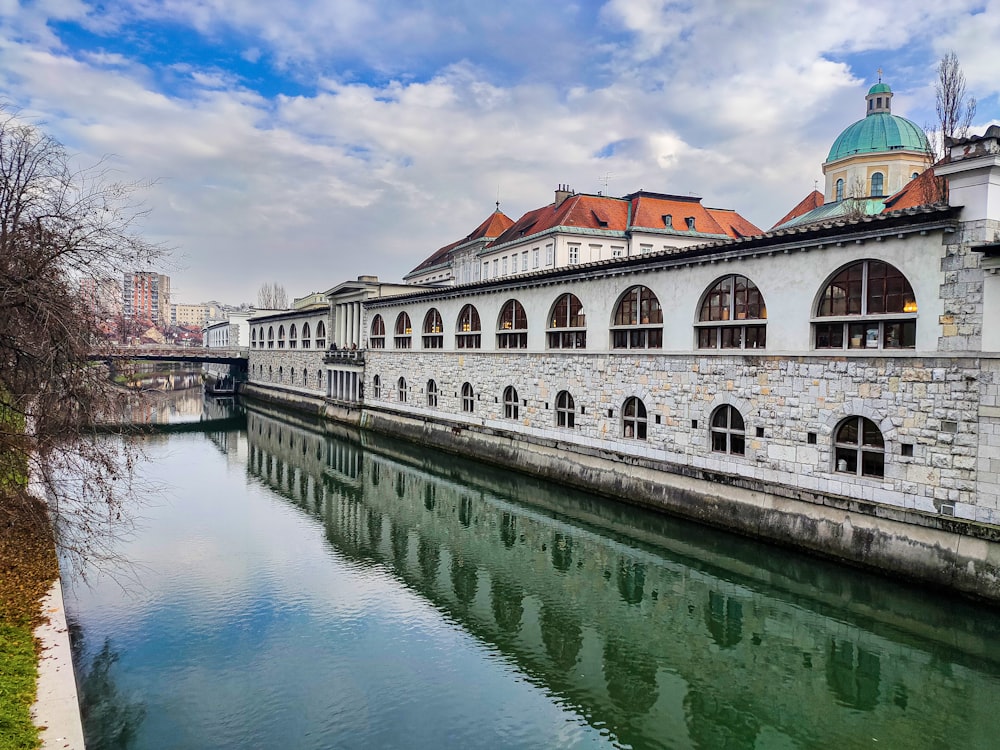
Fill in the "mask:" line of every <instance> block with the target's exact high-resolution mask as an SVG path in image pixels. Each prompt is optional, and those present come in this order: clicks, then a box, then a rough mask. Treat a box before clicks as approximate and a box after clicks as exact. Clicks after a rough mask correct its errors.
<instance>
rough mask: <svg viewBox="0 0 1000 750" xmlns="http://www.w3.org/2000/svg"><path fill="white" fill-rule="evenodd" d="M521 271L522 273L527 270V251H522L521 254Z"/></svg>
mask: <svg viewBox="0 0 1000 750" xmlns="http://www.w3.org/2000/svg"><path fill="white" fill-rule="evenodd" d="M521 270H522V271H527V270H528V251H527V250H525V251H523V252H522V253H521Z"/></svg>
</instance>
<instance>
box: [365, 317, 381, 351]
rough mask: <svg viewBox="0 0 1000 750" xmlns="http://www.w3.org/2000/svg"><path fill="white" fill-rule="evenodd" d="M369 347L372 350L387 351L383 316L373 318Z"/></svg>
mask: <svg viewBox="0 0 1000 750" xmlns="http://www.w3.org/2000/svg"><path fill="white" fill-rule="evenodd" d="M368 346H370V347H371V348H372V349H385V320H383V319H382V316H381V315H376V316H375V317H374V318H372V331H371V335H370V336H369V337H368Z"/></svg>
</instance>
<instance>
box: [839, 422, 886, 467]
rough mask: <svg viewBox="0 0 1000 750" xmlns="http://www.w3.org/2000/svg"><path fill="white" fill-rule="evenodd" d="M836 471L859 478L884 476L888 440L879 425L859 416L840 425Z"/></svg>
mask: <svg viewBox="0 0 1000 750" xmlns="http://www.w3.org/2000/svg"><path fill="white" fill-rule="evenodd" d="M834 468H835V469H836V470H837V471H838V472H841V473H846V474H854V475H856V476H863V477H881V476H885V441H884V440H883V439H882V431H881V430H879V428H878V425H876V424H875V423H874V422H872V421H871V420H870V419H866V418H865V417H858V416H854V417H848V418H847V419H845V420H844V421H843V422H841V423H840V424H839V425H837V431H836V432H835V433H834Z"/></svg>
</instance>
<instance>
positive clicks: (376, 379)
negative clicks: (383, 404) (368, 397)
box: [372, 375, 382, 398]
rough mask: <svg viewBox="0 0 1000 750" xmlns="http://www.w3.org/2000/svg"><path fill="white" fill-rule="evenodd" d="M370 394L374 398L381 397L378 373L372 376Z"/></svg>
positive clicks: (380, 379) (380, 382)
mask: <svg viewBox="0 0 1000 750" xmlns="http://www.w3.org/2000/svg"><path fill="white" fill-rule="evenodd" d="M372 395H374V396H375V398H382V378H380V377H379V376H378V375H376V376H374V377H373V378H372Z"/></svg>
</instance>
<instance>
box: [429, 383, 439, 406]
mask: <svg viewBox="0 0 1000 750" xmlns="http://www.w3.org/2000/svg"><path fill="white" fill-rule="evenodd" d="M427 405H428V406H430V407H432V408H435V409H436V408H437V405H438V385H437V383H435V382H434V381H433V380H428V381H427Z"/></svg>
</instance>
